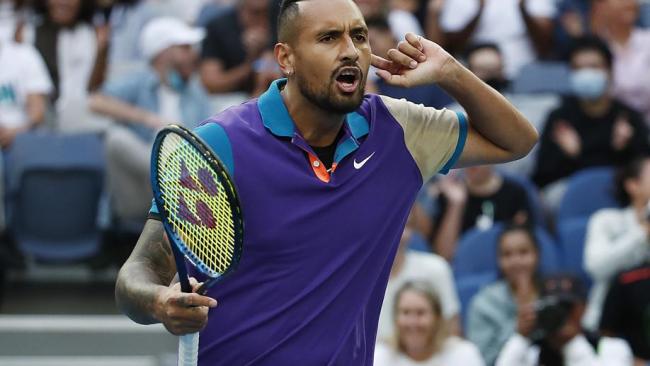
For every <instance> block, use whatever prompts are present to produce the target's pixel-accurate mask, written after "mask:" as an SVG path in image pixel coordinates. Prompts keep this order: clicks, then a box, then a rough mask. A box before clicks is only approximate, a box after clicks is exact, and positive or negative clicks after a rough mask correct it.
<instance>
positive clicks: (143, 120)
mask: <svg viewBox="0 0 650 366" xmlns="http://www.w3.org/2000/svg"><path fill="white" fill-rule="evenodd" d="M202 38H203V30H202V29H198V28H189V27H188V26H187V25H185V24H184V23H183V22H181V21H180V20H177V19H175V18H157V19H154V20H152V21H151V22H149V23H148V24H147V25H146V26H145V29H144V30H143V32H142V38H141V40H140V41H141V42H140V44H141V47H142V53H143V54H144V55H145V56H146V57H147V58H148V59H149V60H150V64H149V67H147V68H146V69H144V70H139V71H136V72H133V73H132V74H130V75H125V76H124V77H123V78H121V79H118V80H111V81H109V82H108V83H107V84H106V85H105V86H104V88H103V89H102V91H101V92H100V93H96V94H94V95H93V96H92V97H91V99H90V108H91V109H92V110H93V111H95V112H97V113H101V114H104V115H106V116H108V117H111V118H113V119H115V120H117V121H119V122H122V123H124V124H125V126H126V128H124V127H121V126H115V127H112V128H110V129H109V131H108V133H107V136H106V148H107V160H108V167H107V169H108V174H107V176H108V178H109V181H108V184H109V191H110V192H109V193H110V194H111V198H112V203H113V210H114V214H115V215H116V216H117V218H118V219H126V220H134V219H138V220H142V219H143V218H144V217H145V215H146V213H147V211H148V209H149V206H150V204H151V187H150V183H149V171H150V161H149V156H150V153H151V143H152V141H153V137H154V132H155V131H156V130H158V129H160V128H162V127H164V126H165V125H167V124H168V123H181V124H182V123H185V124H186V125H187V126H188V127H194V126H195V125H196V123H198V122H200V121H202V120H204V119H206V118H208V117H209V116H210V115H211V111H210V103H209V101H208V98H207V95H206V94H205V92H204V91H203V89H202V88H201V86H200V85H199V84H198V83H195V82H193V80H192V79H191V78H192V76H193V75H194V74H195V72H196V59H197V57H196V53H195V52H194V50H193V48H192V47H193V46H194V45H196V44H198V43H199V42H200V41H201V39H202Z"/></svg>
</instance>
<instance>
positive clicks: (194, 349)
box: [178, 332, 199, 366]
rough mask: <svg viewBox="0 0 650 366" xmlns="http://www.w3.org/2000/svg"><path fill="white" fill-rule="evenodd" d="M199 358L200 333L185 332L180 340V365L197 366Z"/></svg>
mask: <svg viewBox="0 0 650 366" xmlns="http://www.w3.org/2000/svg"><path fill="white" fill-rule="evenodd" d="M198 359H199V333H198V332H197V333H190V334H185V335H182V336H180V337H179V340H178V366H196V364H197V363H198Z"/></svg>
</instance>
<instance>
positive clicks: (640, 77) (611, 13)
mask: <svg viewBox="0 0 650 366" xmlns="http://www.w3.org/2000/svg"><path fill="white" fill-rule="evenodd" d="M594 3H595V4H594V8H595V9H594V12H595V13H596V14H595V16H598V17H599V22H598V23H597V24H598V26H599V28H597V29H593V31H594V33H596V34H598V35H599V36H601V37H602V38H603V39H605V40H607V42H608V43H609V46H610V48H611V50H612V53H613V54H614V67H613V70H614V77H613V94H614V96H616V97H617V98H619V99H620V100H621V101H623V102H625V103H626V104H628V105H629V106H630V107H632V108H634V109H636V110H637V111H639V112H640V113H641V114H642V115H643V116H644V118H645V122H646V124H647V125H648V126H650V72H648V65H650V29H642V28H637V27H636V24H637V20H638V18H639V1H638V0H597V1H595V2H594Z"/></svg>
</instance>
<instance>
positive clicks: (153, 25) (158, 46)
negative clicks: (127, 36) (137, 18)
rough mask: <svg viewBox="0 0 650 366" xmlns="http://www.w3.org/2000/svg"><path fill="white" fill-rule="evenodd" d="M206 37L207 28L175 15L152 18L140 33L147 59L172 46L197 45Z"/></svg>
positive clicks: (142, 47)
mask: <svg viewBox="0 0 650 366" xmlns="http://www.w3.org/2000/svg"><path fill="white" fill-rule="evenodd" d="M203 37H205V30H203V29H202V28H192V27H190V26H188V25H187V24H185V23H184V22H183V21H181V20H179V19H176V18H173V17H161V18H155V19H153V20H151V21H150V22H149V23H147V25H145V26H144V29H143V30H142V33H141V34H140V50H141V51H142V55H143V56H144V57H145V58H146V59H147V60H149V61H150V60H152V59H153V58H154V57H156V56H158V54H159V53H160V52H162V51H164V50H165V49H167V48H169V47H172V46H182V45H195V44H197V43H199V42H201V40H203Z"/></svg>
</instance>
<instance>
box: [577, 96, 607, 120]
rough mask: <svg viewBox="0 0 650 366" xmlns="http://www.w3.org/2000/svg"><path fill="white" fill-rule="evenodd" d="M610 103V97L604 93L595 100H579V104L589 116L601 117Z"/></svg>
mask: <svg viewBox="0 0 650 366" xmlns="http://www.w3.org/2000/svg"><path fill="white" fill-rule="evenodd" d="M611 105H612V98H611V97H609V96H608V95H604V96H602V97H600V98H599V99H596V100H580V106H581V107H582V110H583V111H584V112H585V114H586V115H588V116H589V117H602V116H604V115H605V114H606V113H607V112H608V111H609V108H610V107H611Z"/></svg>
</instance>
